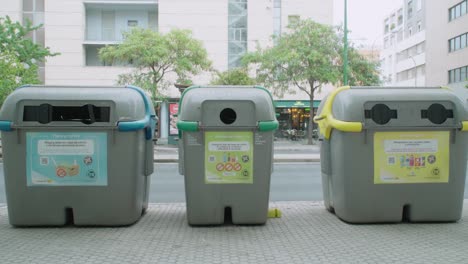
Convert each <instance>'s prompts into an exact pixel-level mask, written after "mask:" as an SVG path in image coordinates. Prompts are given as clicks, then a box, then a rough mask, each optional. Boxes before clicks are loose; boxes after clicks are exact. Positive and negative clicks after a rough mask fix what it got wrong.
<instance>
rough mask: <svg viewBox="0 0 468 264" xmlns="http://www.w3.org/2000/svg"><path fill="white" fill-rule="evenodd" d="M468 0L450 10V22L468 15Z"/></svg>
mask: <svg viewBox="0 0 468 264" xmlns="http://www.w3.org/2000/svg"><path fill="white" fill-rule="evenodd" d="M467 2H468V0H464V1H462V2H460V3H458V4H456V5H455V6H453V7H451V8H450V9H449V21H452V20H454V19H456V18H459V17H461V16H464V15H466V14H467V13H468V3H467Z"/></svg>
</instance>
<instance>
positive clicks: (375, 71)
mask: <svg viewBox="0 0 468 264" xmlns="http://www.w3.org/2000/svg"><path fill="white" fill-rule="evenodd" d="M341 54H342V53H341ZM379 67H380V63H379V62H374V61H371V60H369V59H367V58H366V57H364V56H363V55H362V54H360V53H359V52H358V50H357V49H355V48H354V47H350V48H349V49H348V82H349V83H348V84H349V85H350V86H372V85H375V86H377V85H380V84H381V82H380V77H379ZM342 71H343V67H341V72H342ZM340 83H341V82H340Z"/></svg>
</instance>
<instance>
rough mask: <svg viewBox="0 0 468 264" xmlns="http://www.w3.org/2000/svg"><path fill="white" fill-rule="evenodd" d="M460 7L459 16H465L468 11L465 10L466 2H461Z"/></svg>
mask: <svg viewBox="0 0 468 264" xmlns="http://www.w3.org/2000/svg"><path fill="white" fill-rule="evenodd" d="M460 6H461V15H462V16H463V15H464V14H466V12H468V10H466V8H467V4H466V1H464V2H462V3H461V5H460Z"/></svg>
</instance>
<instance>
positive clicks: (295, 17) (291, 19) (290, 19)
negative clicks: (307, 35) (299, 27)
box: [288, 15, 301, 25]
mask: <svg viewBox="0 0 468 264" xmlns="http://www.w3.org/2000/svg"><path fill="white" fill-rule="evenodd" d="M300 19H301V17H300V16H299V15H289V16H288V25H293V24H296V23H297V22H299V20H300Z"/></svg>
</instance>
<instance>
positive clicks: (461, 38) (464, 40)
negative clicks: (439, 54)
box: [460, 34, 467, 49]
mask: <svg viewBox="0 0 468 264" xmlns="http://www.w3.org/2000/svg"><path fill="white" fill-rule="evenodd" d="M466 36H467V34H463V35H461V37H460V41H461V44H460V48H461V49H464V48H466V45H467V44H466Z"/></svg>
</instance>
